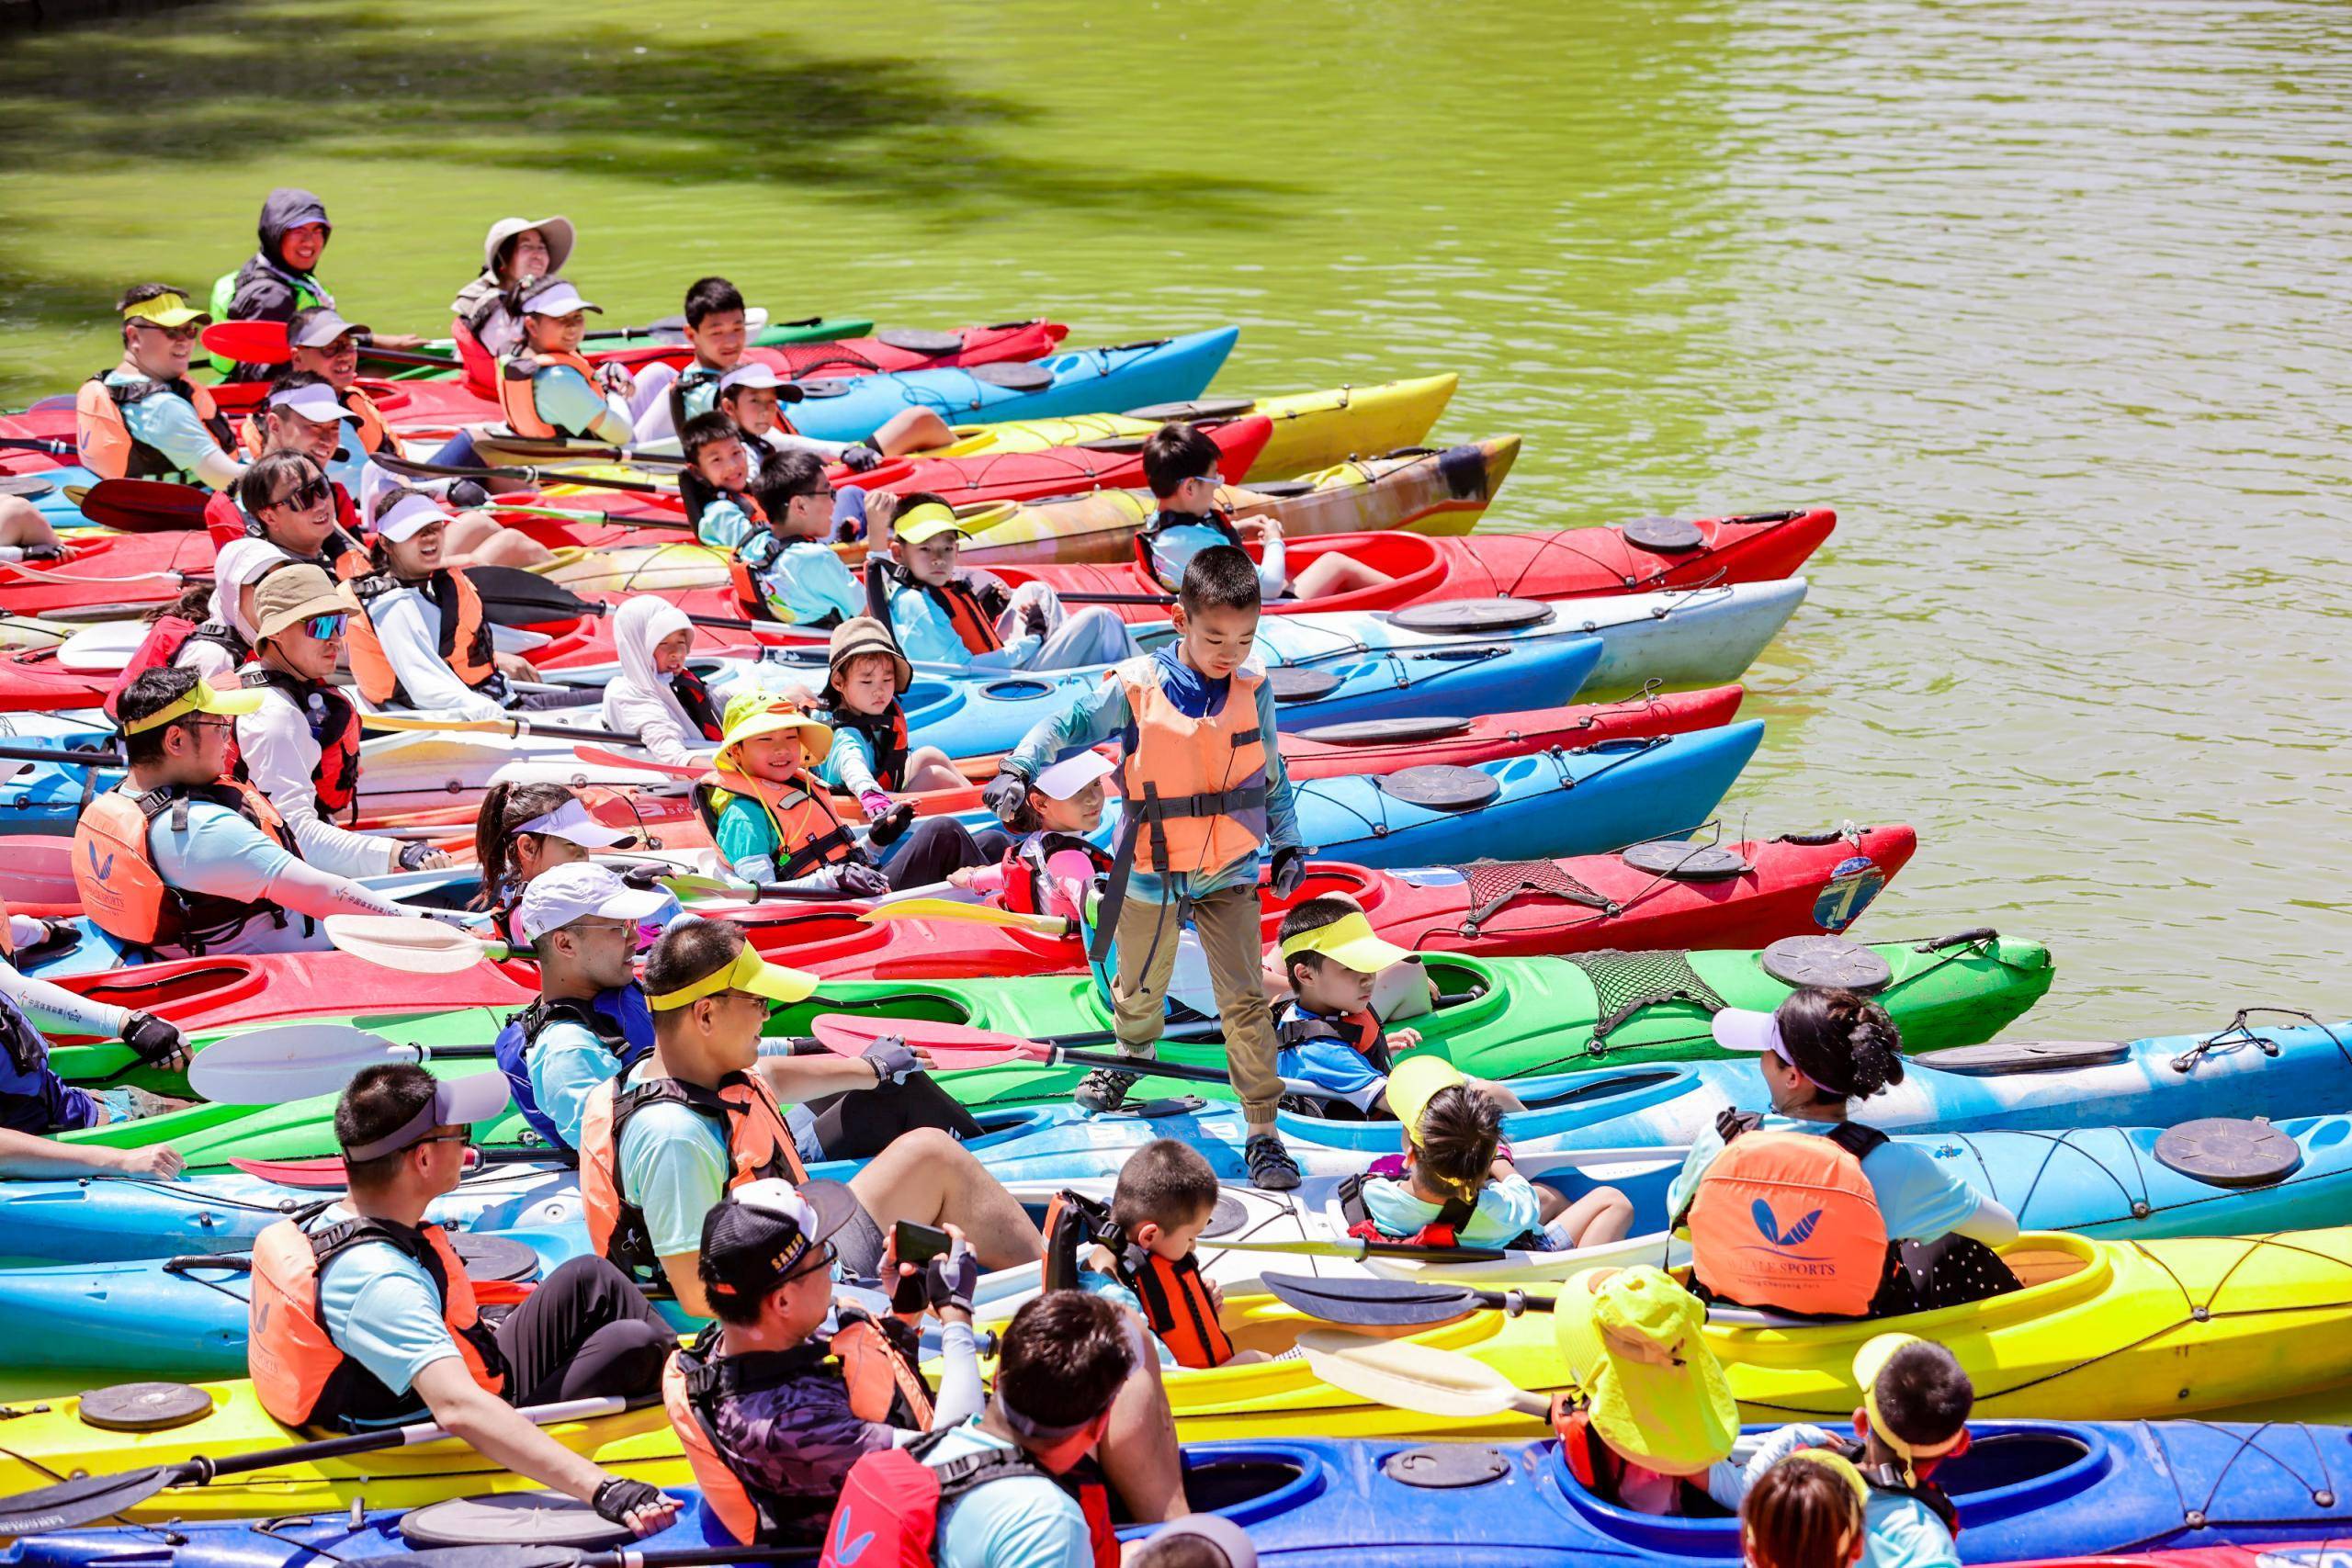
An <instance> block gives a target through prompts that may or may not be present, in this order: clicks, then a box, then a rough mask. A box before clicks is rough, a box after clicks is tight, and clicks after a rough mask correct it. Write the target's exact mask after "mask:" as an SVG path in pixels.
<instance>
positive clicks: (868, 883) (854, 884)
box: [834, 861, 890, 898]
mask: <svg viewBox="0 0 2352 1568" xmlns="http://www.w3.org/2000/svg"><path fill="white" fill-rule="evenodd" d="M834 880H835V881H836V882H837V883H838V884H839V885H840V886H841V890H842V892H844V893H846V894H848V895H849V896H850V897H853V898H879V897H882V895H884V894H885V893H888V891H890V879H889V878H888V877H887V876H885V875H883V874H881V873H880V872H878V871H876V870H875V869H874V868H873V867H872V866H870V865H859V864H857V863H855V862H854V861H853V862H852V863H849V864H847V865H845V866H842V868H841V870H840V871H839V872H838V873H836V874H835V875H834Z"/></svg>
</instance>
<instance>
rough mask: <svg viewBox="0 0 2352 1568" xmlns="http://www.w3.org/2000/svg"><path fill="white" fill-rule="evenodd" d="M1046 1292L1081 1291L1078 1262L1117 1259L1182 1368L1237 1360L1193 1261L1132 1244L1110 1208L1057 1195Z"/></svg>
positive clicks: (1115, 1271)
mask: <svg viewBox="0 0 2352 1568" xmlns="http://www.w3.org/2000/svg"><path fill="white" fill-rule="evenodd" d="M1044 1228H1045V1235H1046V1262H1045V1272H1044V1280H1043V1282H1044V1286H1045V1288H1046V1290H1048V1291H1070V1290H1077V1289H1080V1284H1079V1257H1080V1254H1081V1253H1083V1252H1084V1251H1085V1250H1086V1249H1087V1248H1088V1247H1103V1248H1105V1249H1107V1250H1108V1251H1109V1252H1110V1254H1111V1273H1112V1276H1113V1277H1114V1278H1115V1279H1116V1280H1118V1281H1119V1283H1121V1284H1122V1285H1125V1287H1126V1288H1127V1289H1128V1290H1130V1291H1133V1292H1135V1293H1136V1301H1137V1302H1138V1303H1141V1304H1142V1306H1143V1317H1144V1321H1145V1322H1146V1323H1148V1324H1149V1325H1151V1331H1152V1333H1154V1334H1156V1335H1158V1336H1159V1342H1160V1343H1161V1344H1163V1345H1165V1346H1167V1347H1168V1349H1169V1353H1170V1355H1173V1356H1174V1357H1175V1358H1176V1364H1177V1365H1178V1366H1180V1367H1194V1368H1200V1367H1221V1366H1223V1365H1225V1363H1226V1362H1227V1361H1229V1360H1231V1359H1233V1340H1232V1338H1231V1337H1229V1336H1227V1333H1226V1332H1225V1325H1223V1324H1222V1323H1220V1322H1218V1321H1217V1314H1216V1301H1215V1300H1214V1299H1212V1298H1211V1297H1210V1295H1209V1287H1208V1281H1207V1280H1204V1279H1202V1278H1201V1265H1200V1261H1199V1259H1198V1258H1194V1257H1193V1254H1191V1253H1189V1252H1188V1253H1186V1254H1185V1255H1184V1256H1183V1257H1182V1258H1175V1259H1172V1260H1171V1259H1169V1258H1162V1257H1160V1256H1159V1254H1158V1253H1156V1252H1153V1251H1151V1250H1150V1249H1149V1248H1148V1247H1138V1246H1136V1244H1135V1243H1134V1242H1133V1241H1130V1240H1129V1239H1128V1237H1127V1233H1126V1232H1125V1230H1124V1229H1122V1228H1121V1227H1120V1225H1119V1224H1118V1222H1117V1221H1115V1220H1114V1219H1113V1218H1112V1217H1111V1211H1110V1209H1109V1208H1108V1207H1106V1206H1105V1205H1103V1204H1102V1203H1099V1202H1097V1201H1094V1200H1093V1199H1091V1198H1087V1197H1083V1196H1081V1195H1080V1194H1079V1193H1076V1192H1057V1193H1055V1194H1054V1196H1053V1198H1052V1200H1051V1201H1049V1202H1047V1203H1046V1224H1045V1227H1044Z"/></svg>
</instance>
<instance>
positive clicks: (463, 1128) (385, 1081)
mask: <svg viewBox="0 0 2352 1568" xmlns="http://www.w3.org/2000/svg"><path fill="white" fill-rule="evenodd" d="M505 1109H506V1084H505V1080H504V1079H503V1078H501V1077H499V1076H498V1075H497V1074H496V1073H475V1074H471V1075H469V1076H468V1077H457V1078H446V1079H444V1078H435V1077H434V1076H433V1075H432V1074H430V1073H428V1072H426V1071H425V1070H424V1068H422V1067H418V1066H411V1065H409V1064H407V1063H388V1064H382V1065H379V1066H371V1067H365V1068H362V1069H361V1070H360V1072H359V1073H358V1075H357V1076H356V1077H354V1078H353V1079H352V1080H351V1082H350V1084H349V1085H348V1086H346V1087H345V1089H344V1091H343V1094H342V1097H341V1098H340V1100H338V1101H337V1102H336V1105H335V1111H334V1135H335V1142H336V1143H337V1144H338V1145H341V1147H342V1150H343V1161H344V1168H345V1171H346V1172H347V1173H348V1178H349V1181H350V1195H349V1197H347V1198H346V1199H345V1201H344V1203H343V1204H342V1205H340V1206H339V1208H340V1209H341V1210H343V1211H345V1212H343V1213H338V1212H337V1211H335V1210H330V1211H329V1212H328V1213H327V1214H325V1215H323V1216H322V1220H324V1221H325V1222H326V1223H325V1224H323V1225H322V1227H320V1228H316V1229H311V1230H306V1229H304V1228H303V1225H302V1224H301V1222H300V1221H298V1220H294V1219H285V1220H280V1221H278V1222H277V1224H274V1225H272V1226H270V1227H269V1229H267V1230H266V1231H264V1232H263V1233H262V1234H261V1236H260V1237H259V1239H258V1240H256V1241H255V1242H254V1269H253V1307H252V1312H251V1314H250V1315H251V1323H250V1326H249V1331H248V1337H247V1339H246V1351H245V1354H246V1359H247V1360H248V1362H249V1363H250V1367H251V1371H252V1373H253V1380H254V1394H255V1395H256V1396H257V1397H258V1398H259V1399H260V1401H261V1404H262V1406H263V1408H265V1409H266V1410H267V1411H268V1412H269V1413H270V1415H272V1416H276V1417H277V1419H278V1420H280V1421H282V1422H284V1423H285V1424H286V1425H288V1426H289V1427H310V1426H326V1427H336V1426H339V1427H345V1428H346V1429H349V1430H365V1429H368V1428H369V1427H384V1426H398V1425H401V1424H404V1423H405V1422H407V1421H410V1420H413V1419H416V1418H417V1417H419V1416H423V1415H424V1414H425V1413H427V1412H430V1414H431V1416H432V1419H433V1420H434V1422H435V1424H436V1425H438V1426H440V1427H444V1428H446V1429H447V1431H448V1432H449V1434H450V1435H451V1436H452V1437H454V1438H457V1439H458V1441H459V1442H462V1443H464V1444H466V1445H467V1446H468V1447H469V1448H471V1449H472V1450H474V1451H476V1452H477V1453H479V1454H481V1456H482V1457H483V1458H484V1459H486V1460H488V1461H490V1462H491V1463H492V1465H495V1466H497V1467H498V1468H500V1469H503V1470H512V1471H515V1472H517V1473H518V1474H522V1475H526V1476H528V1477H530V1478H531V1479H532V1480H534V1481H537V1482H538V1483H540V1484H541V1485H544V1486H549V1487H552V1488H554V1489H555V1490H557V1491H559V1492H561V1493H563V1494H564V1495H567V1496H570V1497H576V1498H578V1499H579V1500H580V1501H581V1502H583V1503H586V1504H588V1505H589V1506H591V1507H593V1508H594V1509H595V1510H596V1512H597V1513H598V1514H599V1515H600V1516H602V1517H605V1518H607V1519H610V1520H611V1521H613V1522H614V1523H615V1524H618V1525H625V1526H627V1527H628V1529H631V1530H633V1531H635V1532H636V1533H637V1534H639V1535H650V1534H651V1533H652V1532H653V1531H655V1530H658V1529H662V1527H663V1526H665V1525H667V1524H668V1523H669V1522H670V1521H671V1520H672V1519H673V1518H674V1517H676V1515H677V1512H678V1501H677V1499H676V1498H674V1497H668V1496H664V1495H662V1492H661V1491H660V1490H659V1489H658V1488H656V1487H653V1486H650V1485H648V1484H647V1483H644V1482H642V1481H633V1480H628V1479H625V1478H623V1477H620V1476H616V1475H614V1474H613V1473H611V1472H609V1471H605V1470H604V1469H601V1468H600V1467H598V1466H597V1465H596V1464H595V1463H594V1461H591V1460H589V1459H587V1458H586V1457H585V1456H583V1455H582V1454H579V1453H575V1452H573V1451H572V1450H570V1449H568V1448H565V1447H564V1446H563V1445H562V1444H561V1443H559V1442H557V1441H556V1440H555V1439H554V1438H551V1437H549V1436H548V1434H547V1433H545V1432H543V1431H541V1430H540V1429H539V1428H538V1427H535V1426H533V1425H531V1423H530V1422H529V1421H527V1420H526V1419H525V1418H524V1417H523V1416H520V1415H518V1414H517V1413H516V1406H518V1405H522V1406H528V1405H535V1404H557V1403H560V1402H565V1401H570V1400H575V1399H595V1398H629V1397H634V1396H636V1395H639V1394H643V1393H650V1391H651V1390H652V1389H653V1387H654V1386H655V1384H656V1383H657V1382H658V1381H659V1379H660V1376H661V1367H662V1359H663V1358H664V1357H665V1356H666V1355H667V1353H668V1351H669V1348H670V1346H671V1345H672V1344H673V1343H674V1342H675V1335H674V1334H673V1331H672V1330H671V1329H670V1327H669V1326H668V1325H666V1324H664V1323H663V1322H662V1317H661V1314H658V1313H656V1312H655V1311H654V1310H653V1308H652V1307H651V1306H650V1305H648V1304H647V1303H646V1301H645V1298H644V1297H643V1296H641V1295H639V1293H638V1292H637V1291H636V1290H635V1289H633V1288H632V1287H631V1286H630V1284H629V1283H628V1280H625V1279H623V1278H622V1277H621V1275H620V1272H619V1270H617V1269H615V1268H614V1267H613V1266H612V1265H611V1264H609V1263H606V1262H605V1261H604V1260H603V1259H602V1258H571V1259H569V1260H568V1261H566V1262H565V1263H563V1264H562V1265H560V1267H558V1268H557V1269H555V1271H554V1272H553V1273H551V1274H549V1275H548V1277H547V1278H546V1279H545V1280H541V1281H539V1283H538V1284H537V1286H536V1287H535V1288H533V1290H532V1291H531V1292H530V1293H529V1294H528V1295H527V1296H526V1297H524V1298H523V1302H522V1304H521V1305H520V1306H517V1307H516V1308H515V1310H514V1311H512V1312H510V1313H508V1314H506V1315H505V1316H504V1317H503V1318H502V1319H501V1320H500V1321H499V1323H498V1325H497V1327H496V1328H495V1329H492V1327H491V1326H490V1325H488V1324H487V1323H485V1322H484V1321H483V1320H482V1317H481V1308H480V1305H479V1303H478V1297H477V1294H476V1288H475V1285H474V1282H473V1281H472V1280H469V1279H468V1278H467V1276H466V1267H465V1264H464V1262H463V1260H462V1259H460V1258H459V1257H458V1252H457V1249H456V1248H455V1247H452V1246H451V1245H450V1243H449V1239H448V1237H447V1235H444V1234H443V1232H442V1230H441V1227H440V1226H438V1225H436V1224H428V1223H427V1222H426V1220H425V1217H424V1214H425V1210H426V1208H427V1207H428V1206H429V1205H430V1204H431V1203H432V1201H434V1200H435V1198H439V1197H441V1196H443V1195H445V1194H447V1193H449V1192H452V1191H455V1190H457V1186H458V1179H459V1178H460V1177H462V1176H463V1175H464V1173H465V1168H466V1154H467V1150H468V1148H469V1145H471V1144H472V1142H473V1130H472V1129H473V1123H475V1122H484V1121H487V1120H489V1119H490V1118H491V1117H492V1116H495V1115H497V1114H498V1113H499V1112H501V1111H504V1110H505Z"/></svg>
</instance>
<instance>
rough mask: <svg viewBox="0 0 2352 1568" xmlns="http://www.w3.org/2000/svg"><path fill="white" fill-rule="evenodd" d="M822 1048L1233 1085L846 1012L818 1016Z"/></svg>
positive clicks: (1105, 1056)
mask: <svg viewBox="0 0 2352 1568" xmlns="http://www.w3.org/2000/svg"><path fill="white" fill-rule="evenodd" d="M809 1029H810V1032H813V1033H814V1034H815V1035H816V1036H817V1043H819V1044H820V1045H822V1046H823V1047H824V1048H825V1049H826V1050H828V1051H831V1052H832V1053H833V1054H834V1055H840V1056H863V1055H865V1053H866V1050H867V1049H868V1048H869V1047H870V1046H872V1045H873V1044H875V1043H876V1042H877V1041H881V1040H899V1041H903V1042H905V1043H906V1044H907V1045H909V1046H910V1047H911V1048H912V1049H914V1050H917V1051H921V1052H922V1053H923V1055H927V1056H929V1057H930V1058H931V1065H932V1066H933V1067H936V1068H938V1069H940V1070H941V1071H943V1072H956V1071H960V1070H962V1069H965V1068H968V1067H1001V1066H1007V1065H1008V1064H1010V1063H1013V1062H1035V1063H1037V1064H1039V1065H1041V1066H1055V1067H1062V1066H1070V1067H1117V1068H1119V1069H1121V1070H1123V1071H1125V1072H1131V1073H1136V1074H1138V1075H1140V1076H1143V1077H1156V1078H1182V1079H1183V1080H1184V1081H1186V1082H1188V1083H1227V1082H1229V1081H1231V1080H1230V1079H1229V1077H1227V1073H1226V1070H1225V1069H1224V1068H1223V1067H1194V1066H1185V1065H1183V1064H1182V1063H1178V1062H1159V1061H1153V1062H1138V1061H1136V1059H1135V1058H1134V1057H1132V1056H1125V1055H1119V1054H1118V1053H1116V1052H1111V1051H1073V1050H1071V1049H1070V1048H1069V1046H1068V1045H1066V1044H1063V1043H1059V1042H1057V1041H1055V1040H1023V1039H1022V1038H1021V1037H1020V1036H1019V1035H1017V1034H1000V1033H998V1032H996V1031H994V1030H992V1029H968V1028H966V1027H965V1026H964V1025H962V1024H960V1023H935V1022H933V1021H931V1020H929V1019H921V1018H873V1017H853V1016H852V1015H850V1014H848V1013H844V1012H828V1013H820V1014H818V1015H817V1018H816V1021H814V1022H813V1023H811V1024H810V1025H809ZM1064 1038H1065V1039H1103V1040H1108V1039H1111V1038H1114V1037H1113V1036H1112V1035H1110V1034H1109V1033H1108V1032H1104V1033H1103V1034H1101V1035H1095V1036H1085V1035H1070V1036H1065V1037H1064ZM1283 1092H1284V1093H1286V1094H1310V1095H1312V1094H1320V1093H1322V1092H1323V1091H1322V1090H1320V1089H1317V1088H1316V1087H1315V1086H1314V1085H1313V1084H1306V1083H1300V1082H1297V1081H1295V1080H1294V1079H1290V1078H1285V1079H1283Z"/></svg>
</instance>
